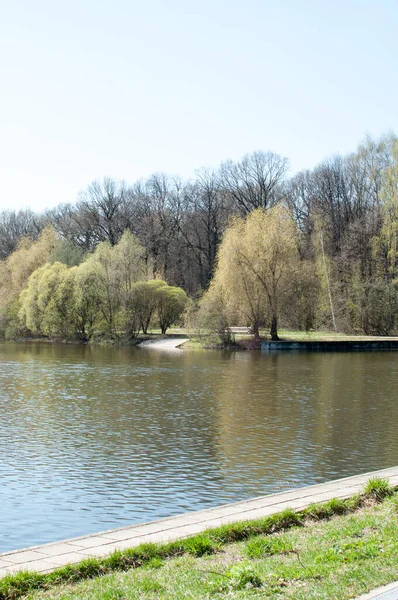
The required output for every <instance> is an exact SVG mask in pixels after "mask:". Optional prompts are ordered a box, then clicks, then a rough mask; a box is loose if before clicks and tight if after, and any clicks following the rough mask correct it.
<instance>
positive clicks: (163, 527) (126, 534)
mask: <svg viewBox="0 0 398 600" xmlns="http://www.w3.org/2000/svg"><path fill="white" fill-rule="evenodd" d="M370 477H386V478H388V479H389V481H390V483H391V484H392V485H398V467H393V468H391V469H383V470H381V471H374V472H372V473H365V474H364V475H356V476H354V477H347V478H344V479H338V480H336V481H330V482H327V483H321V484H319V485H311V486H308V487H304V488H298V489H294V490H291V491H289V492H281V493H278V494H270V495H268V496H261V497H259V498H253V499H252V500H247V501H244V502H237V503H235V504H226V505H224V506H218V507H215V508H209V509H206V510H200V511H197V512H191V513H187V514H183V515H178V516H176V517H170V518H167V519H160V520H158V521H153V522H152V523H144V524H142V525H131V526H129V527H122V528H120V529H112V530H110V531H104V532H101V533H95V534H92V535H86V536H83V537H79V538H74V539H70V540H62V541H59V542H54V543H51V544H44V545H42V546H35V547H32V548H26V549H23V550H15V551H14V552H6V553H3V554H0V577H4V576H5V575H7V574H8V573H15V572H16V571H27V570H28V571H38V572H40V573H46V572H48V571H52V570H53V569H55V568H57V567H60V566H63V565H66V564H73V563H77V562H80V561H81V560H83V559H85V558H87V557H89V556H97V557H99V556H106V555H108V554H111V553H112V552H114V551H115V550H123V549H126V548H132V547H134V546H137V545H139V544H141V543H143V542H167V541H171V540H176V539H179V538H184V537H188V536H190V535H194V534H196V533H200V532H201V531H204V530H205V529H208V528H210V527H217V526H219V525H223V524H225V523H232V522H234V521H243V520H247V519H258V518H260V517H265V516H268V515H272V514H274V513H277V512H280V511H282V510H283V509H285V508H288V507H289V508H292V509H295V510H300V509H303V508H305V507H306V506H309V505H310V504H312V503H314V502H326V501H327V500H331V499H332V498H348V497H349V496H352V495H353V494H356V493H357V492H360V491H361V489H362V486H363V485H364V484H365V483H366V482H367V481H368V480H369V479H370Z"/></svg>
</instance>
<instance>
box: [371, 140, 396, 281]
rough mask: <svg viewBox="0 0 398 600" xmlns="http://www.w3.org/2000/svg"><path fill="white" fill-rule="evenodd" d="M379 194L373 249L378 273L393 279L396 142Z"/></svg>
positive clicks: (394, 263)
mask: <svg viewBox="0 0 398 600" xmlns="http://www.w3.org/2000/svg"><path fill="white" fill-rule="evenodd" d="M380 196H381V200H382V206H381V216H382V226H381V231H380V235H379V236H378V237H377V238H375V240H374V250H375V254H376V256H377V257H378V258H379V260H380V259H381V263H382V264H383V268H382V272H381V273H380V275H381V276H383V277H384V278H387V279H389V280H393V281H394V280H396V279H397V277H398V142H396V143H395V145H394V148H393V155H392V163H391V165H390V166H389V167H388V168H387V169H386V170H385V171H384V173H383V183H382V188H381V192H380Z"/></svg>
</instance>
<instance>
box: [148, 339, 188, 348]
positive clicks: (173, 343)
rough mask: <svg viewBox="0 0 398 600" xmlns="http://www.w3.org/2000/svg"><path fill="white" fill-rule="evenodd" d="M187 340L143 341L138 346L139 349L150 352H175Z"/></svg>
mask: <svg viewBox="0 0 398 600" xmlns="http://www.w3.org/2000/svg"><path fill="white" fill-rule="evenodd" d="M187 341H188V338H164V339H160V340H145V342H141V344H139V345H138V347H139V348H150V349H151V350H177V349H178V347H179V346H182V344H185V342H187Z"/></svg>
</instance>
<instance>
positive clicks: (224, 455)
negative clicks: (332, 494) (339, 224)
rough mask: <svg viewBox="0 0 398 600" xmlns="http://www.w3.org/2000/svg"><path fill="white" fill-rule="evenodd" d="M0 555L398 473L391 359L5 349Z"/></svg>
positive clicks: (0, 356) (0, 358) (395, 371)
mask: <svg viewBox="0 0 398 600" xmlns="http://www.w3.org/2000/svg"><path fill="white" fill-rule="evenodd" d="M0 366H1V371H0V477H1V488H0V500H1V509H0V551H5V550H8V549H13V548H18V547H21V546H28V545H32V544H38V543H42V542H46V541H52V540H54V539H61V538H64V537H71V536H75V535H83V534H85V533H90V532H94V531H100V530H103V529H107V528H110V527H116V526H121V525H123V524H125V523H131V522H140V521H146V520H151V519H155V518H159V517H162V516H167V515H171V514H176V513H179V512H183V511H186V510H196V509H200V508H203V507H207V506H211V505H217V504H221V503H223V502H228V501H235V500H241V499H244V498H248V497H251V496H255V495H260V494H263V493H267V492H270V491H276V490H280V489H287V488H289V487H292V486H296V485H305V484H309V483H314V482H318V481H322V480H325V479H329V478H334V477H340V476H344V475H351V474H354V473H357V472H361V471H362V472H364V471H366V470H373V469H376V468H382V467H386V466H391V465H395V464H398V442H397V436H396V434H395V429H396V424H397V422H398V414H397V411H398V408H397V403H396V398H397V397H398V377H397V375H398V367H397V360H396V354H395V353H393V352H373V353H369V354H368V353H350V354H344V353H335V354H315V353H304V354H275V355H263V356H261V355H258V354H251V353H240V354H229V353H222V352H205V353H197V352H191V353H189V352H187V353H183V352H181V353H165V354H163V353H161V352H144V351H141V350H140V349H135V350H134V349H115V348H98V347H90V346H57V345H46V344H10V343H8V344H0Z"/></svg>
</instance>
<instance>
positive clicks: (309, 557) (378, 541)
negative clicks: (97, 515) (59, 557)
mask: <svg viewBox="0 0 398 600" xmlns="http://www.w3.org/2000/svg"><path fill="white" fill-rule="evenodd" d="M137 567H140V568H137ZM397 567H398V494H397V493H396V491H393V490H391V489H390V488H389V487H388V484H387V482H384V481H382V480H375V481H373V482H371V483H370V484H368V485H367V487H366V489H365V491H364V494H362V495H359V496H356V497H353V498H351V499H349V500H346V501H338V500H332V501H330V502H328V503H326V504H323V505H316V506H315V505H314V506H311V507H309V508H308V509H306V510H303V511H300V512H297V513H295V512H293V511H290V510H286V511H284V512H283V513H280V514H277V515H273V516H271V517H266V518H264V519H261V520H257V521H251V522H243V523H234V524H231V525H226V526H222V527H219V528H217V529H212V530H209V531H207V532H205V533H203V534H199V535H196V536H194V537H191V538H188V539H185V540H181V541H177V542H173V543H169V544H158V545H143V546H140V547H137V548H134V549H132V550H130V551H121V552H117V553H115V554H113V555H112V556H110V557H107V558H103V559H95V560H94V559H91V560H86V561H84V562H82V563H80V564H78V565H72V566H70V567H65V568H62V569H58V570H57V571H54V572H52V573H49V574H46V575H39V574H34V573H29V574H19V575H13V576H9V577H6V578H4V579H2V580H0V599H1V600H15V599H16V598H21V597H26V598H30V599H32V600H33V599H34V600H44V599H45V598H46V599H53V600H61V599H62V600H69V599H72V598H81V599H87V600H88V599H92V600H97V599H98V600H99V599H102V600H125V599H127V598H128V599H153V600H154V599H155V598H156V599H158V598H168V599H170V600H174V599H175V600H177V599H185V598H187V599H188V598H198V599H200V598H203V599H204V598H207V599H208V598H211V597H214V598H217V597H218V598H221V597H228V598H257V597H278V598H295V599H297V600H301V599H302V600H304V598H306V599H307V598H325V599H326V598H327V599H329V600H331V599H333V598H336V599H337V598H339V599H344V598H351V597H353V596H355V595H356V594H358V593H360V592H362V591H364V590H367V589H370V588H372V587H376V586H377V585H380V584H382V583H386V582H389V581H392V580H394V579H395V578H396V577H397Z"/></svg>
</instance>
